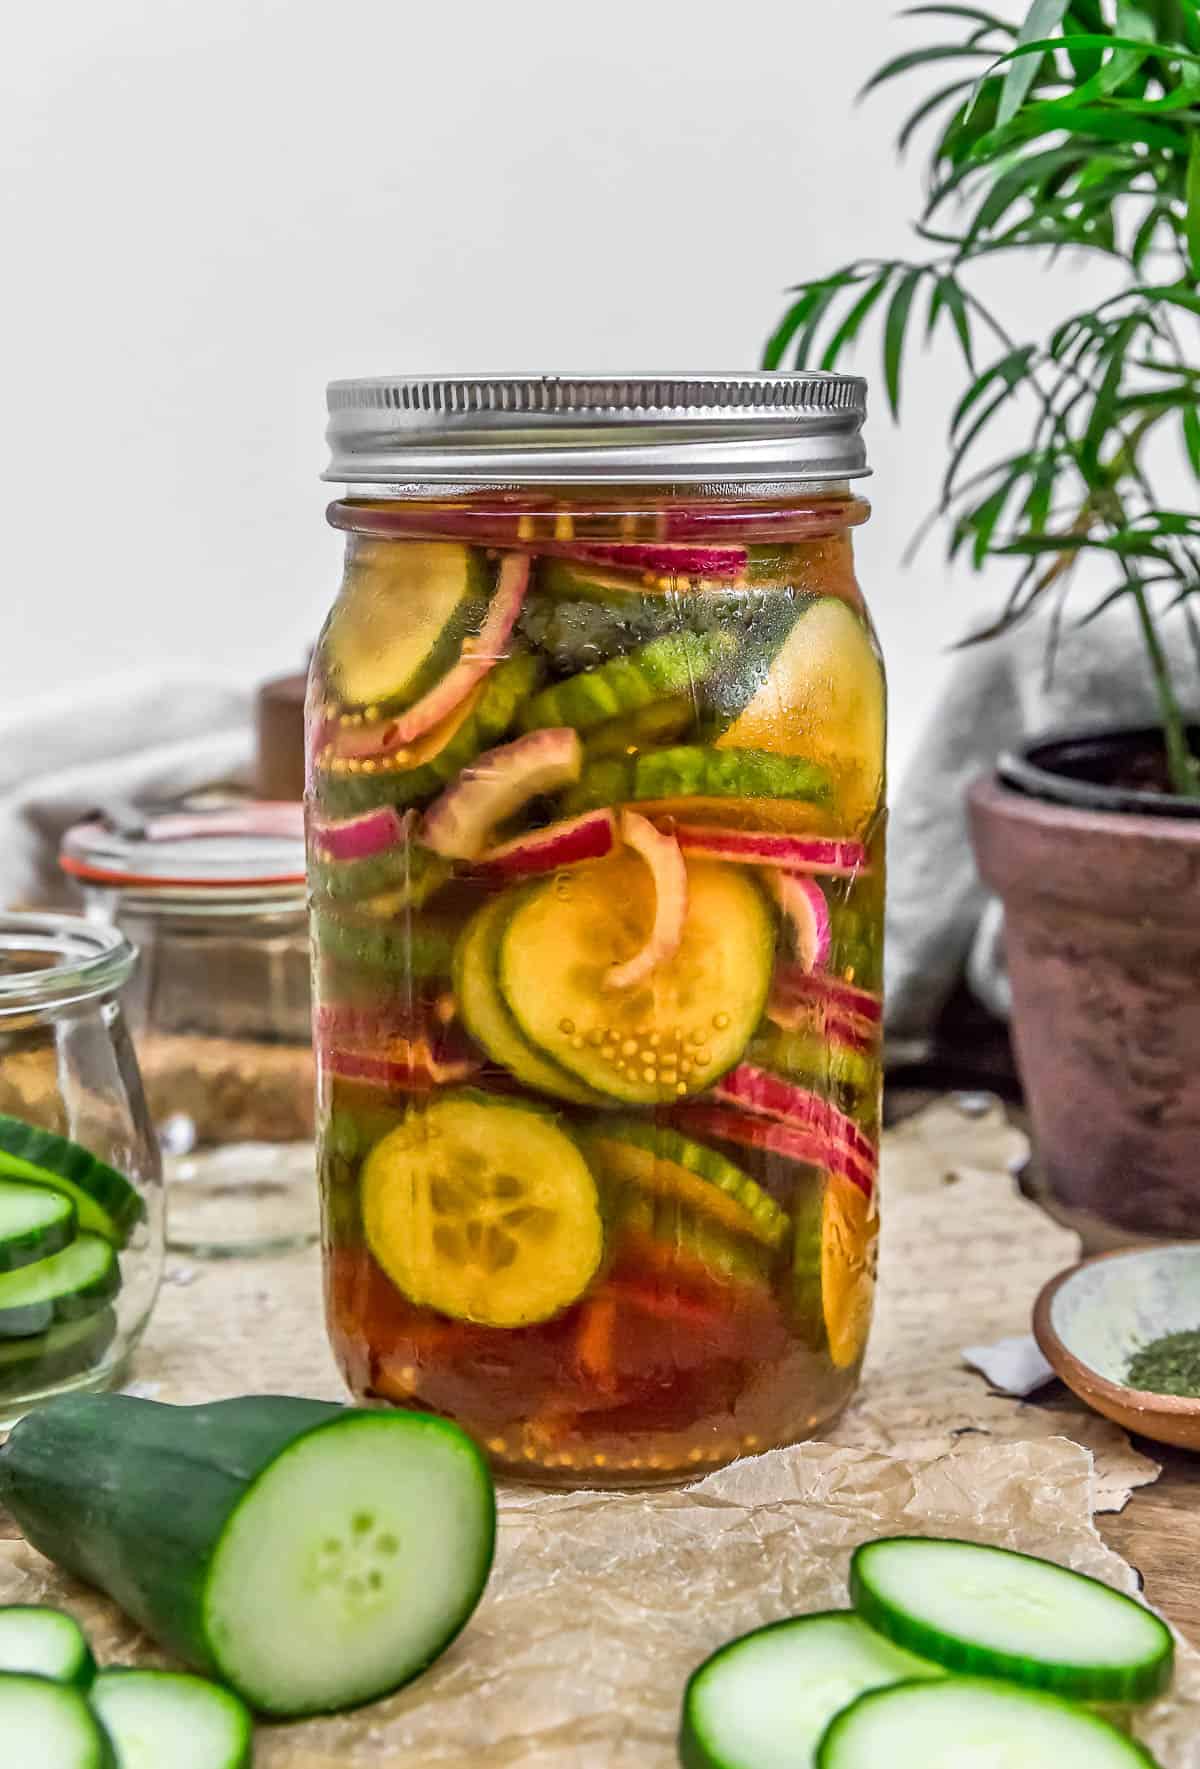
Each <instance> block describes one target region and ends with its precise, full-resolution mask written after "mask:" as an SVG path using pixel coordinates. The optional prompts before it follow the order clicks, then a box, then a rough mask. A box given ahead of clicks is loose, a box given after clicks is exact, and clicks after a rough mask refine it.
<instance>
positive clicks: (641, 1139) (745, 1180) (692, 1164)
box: [582, 1118, 789, 1247]
mask: <svg viewBox="0 0 1200 1769" xmlns="http://www.w3.org/2000/svg"><path fill="white" fill-rule="evenodd" d="M582 1141H583V1148H584V1153H585V1154H586V1155H587V1157H588V1159H589V1161H591V1162H592V1165H593V1166H594V1168H595V1170H596V1172H597V1173H599V1174H600V1175H601V1176H602V1177H606V1178H609V1179H611V1180H613V1181H616V1182H618V1183H621V1184H624V1185H628V1186H631V1187H634V1188H636V1189H640V1190H643V1191H646V1192H650V1193H653V1194H655V1195H657V1196H660V1197H667V1198H676V1199H678V1200H679V1202H680V1203H683V1204H686V1205H690V1206H691V1207H692V1208H693V1209H694V1210H696V1211H697V1212H698V1213H699V1214H700V1215H701V1216H709V1217H711V1218H712V1219H713V1220H714V1221H715V1222H720V1223H722V1224H723V1225H724V1226H725V1227H726V1228H728V1229H732V1230H733V1231H734V1233H736V1234H743V1235H749V1236H750V1237H751V1239H752V1240H755V1241H759V1242H761V1243H762V1245H763V1246H764V1247H778V1246H780V1245H781V1243H782V1241H783V1238H784V1236H785V1235H786V1234H787V1232H788V1227H789V1223H788V1217H787V1214H786V1212H785V1211H783V1210H781V1209H780V1208H779V1205H778V1204H777V1203H776V1202H775V1200H774V1199H773V1198H771V1197H769V1196H768V1195H767V1193H766V1192H764V1191H763V1190H762V1188H761V1186H758V1185H756V1184H755V1182H754V1180H752V1179H751V1178H750V1175H749V1174H748V1173H743V1172H742V1170H741V1168H740V1167H735V1166H734V1165H733V1162H732V1161H727V1160H726V1159H725V1157H724V1155H718V1154H717V1152H716V1150H715V1149H708V1148H705V1147H704V1145H703V1144H702V1143H698V1142H692V1141H691V1139H690V1138H689V1137H686V1136H682V1135H680V1133H679V1131H677V1130H672V1129H671V1128H670V1127H669V1125H666V1124H654V1123H644V1122H643V1121H642V1120H641V1119H638V1118H615V1119H612V1120H606V1121H605V1122H604V1123H602V1124H600V1125H598V1126H597V1127H596V1128H595V1129H594V1130H591V1131H587V1132H585V1133H584V1134H583V1138H582Z"/></svg>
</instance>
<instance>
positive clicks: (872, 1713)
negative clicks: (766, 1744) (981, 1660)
mask: <svg viewBox="0 0 1200 1769" xmlns="http://www.w3.org/2000/svg"><path fill="white" fill-rule="evenodd" d="M787 1760H788V1759H782V1760H780V1761H783V1762H786V1761H787ZM767 1761H770V1763H771V1769H774V1765H775V1761H776V1760H775V1759H768V1760H767ZM973 1764H979V1765H981V1766H982V1765H986V1769H1155V1764H1154V1758H1153V1757H1152V1756H1151V1755H1150V1753H1149V1752H1148V1751H1146V1750H1143V1748H1142V1746H1141V1745H1140V1744H1137V1743H1136V1742H1135V1741H1134V1740H1133V1739H1132V1738H1127V1737H1126V1736H1125V1734H1124V1733H1122V1732H1118V1731H1117V1729H1116V1727H1115V1726H1110V1725H1109V1723H1108V1721H1107V1720H1102V1719H1100V1717H1099V1716H1098V1715H1097V1714H1094V1713H1091V1712H1090V1711H1089V1710H1088V1709H1087V1708H1082V1707H1077V1706H1076V1705H1075V1703H1073V1702H1069V1701H1064V1700H1063V1699H1062V1697H1060V1696H1056V1695H1049V1694H1047V1693H1045V1692H1044V1691H1042V1690H1030V1689H1019V1688H1017V1687H1015V1686H1014V1685H1012V1684H1005V1683H996V1682H992V1681H990V1680H986V1679H984V1678H977V1677H944V1678H942V1679H941V1680H940V1681H939V1682H924V1683H898V1684H896V1685H894V1686H893V1687H892V1688H890V1689H876V1690H873V1691H871V1692H870V1693H869V1694H866V1695H862V1696H860V1697H859V1699H858V1700H857V1701H855V1702H852V1703H851V1705H850V1706H849V1707H847V1708H845V1709H843V1711H842V1712H841V1713H840V1714H839V1715H838V1716H837V1718H836V1719H834V1720H833V1721H832V1722H831V1723H830V1725H829V1728H828V1730H827V1731H826V1733H825V1736H824V1738H823V1739H822V1740H821V1743H820V1745H819V1746H818V1748H817V1755H816V1765H817V1769H969V1766H970V1765H973ZM764 1769H765V1764H764Z"/></svg>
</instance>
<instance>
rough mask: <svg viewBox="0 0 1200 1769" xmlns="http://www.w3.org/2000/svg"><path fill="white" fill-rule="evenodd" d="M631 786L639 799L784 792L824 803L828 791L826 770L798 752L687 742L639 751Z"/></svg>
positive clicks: (764, 795) (778, 795) (761, 795)
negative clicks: (701, 745)
mask: <svg viewBox="0 0 1200 1769" xmlns="http://www.w3.org/2000/svg"><path fill="white" fill-rule="evenodd" d="M634 789H635V793H636V796H637V797H638V798H639V799H668V798H688V797H692V796H699V797H701V798H788V799H803V800H805V801H806V802H808V803H811V804H824V803H825V802H826V800H828V798H829V796H830V788H829V776H828V774H827V773H826V772H825V770H824V769H823V768H821V767H819V766H817V764H816V763H814V762H811V761H806V760H804V759H802V758H801V757H799V756H784V755H775V754H774V753H773V752H772V751H771V750H768V749H754V748H749V747H747V748H744V749H730V748H722V749H704V748H702V747H700V746H699V745H688V744H685V745H682V746H680V747H679V748H677V749H659V750H654V751H652V752H651V753H650V754H648V755H641V756H638V758H637V760H636V762H635V763H634Z"/></svg>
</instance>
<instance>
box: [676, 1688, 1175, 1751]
mask: <svg viewBox="0 0 1200 1769" xmlns="http://www.w3.org/2000/svg"><path fill="white" fill-rule="evenodd" d="M942 1682H943V1683H944V1684H945V1685H947V1686H948V1687H957V1688H958V1689H962V1688H968V1689H969V1688H977V1689H979V1690H980V1691H981V1692H983V1693H985V1694H986V1693H990V1692H991V1691H992V1690H995V1689H1005V1688H1007V1687H1009V1685H1007V1684H1005V1683H1004V1682H1001V1681H999V1680H998V1679H996V1678H990V1677H963V1678H958V1677H954V1678H949V1677H947V1678H943V1679H942ZM927 1686H928V1685H927V1684H922V1682H921V1680H920V1679H918V1678H913V1679H912V1680H911V1681H909V1682H905V1683H890V1684H887V1685H885V1686H884V1687H883V1688H882V1689H868V1690H867V1691H866V1693H865V1694H863V1695H860V1696H857V1697H856V1698H855V1699H854V1700H853V1701H852V1702H848V1703H847V1704H846V1706H845V1707H844V1708H842V1709H841V1711H840V1713H837V1714H835V1715H834V1717H833V1719H832V1720H831V1721H830V1723H829V1725H828V1727H827V1728H826V1731H825V1734H824V1736H823V1737H822V1739H821V1742H820V1743H819V1744H818V1746H817V1754H816V1759H815V1762H814V1769H839V1754H840V1752H839V1747H840V1745H841V1742H842V1735H843V1733H844V1732H845V1731H846V1730H847V1729H848V1728H849V1727H851V1726H852V1725H853V1724H854V1721H855V1719H856V1718H857V1716H858V1713H859V1710H860V1709H862V1708H864V1707H867V1706H869V1705H871V1706H873V1705H874V1704H876V1703H880V1702H883V1701H886V1700H887V1699H888V1698H889V1697H893V1696H896V1695H902V1694H903V1693H904V1692H905V1691H906V1690H909V1689H914V1688H921V1687H927ZM1020 1693H1021V1694H1022V1695H1024V1696H1027V1697H1028V1698H1029V1699H1030V1700H1032V1701H1043V1702H1046V1703H1047V1704H1048V1705H1050V1706H1052V1707H1054V1708H1057V1709H1059V1710H1063V1709H1066V1710H1067V1711H1069V1712H1070V1713H1071V1714H1072V1715H1073V1716H1077V1717H1078V1719H1079V1721H1080V1725H1081V1726H1090V1727H1092V1728H1093V1729H1094V1731H1095V1734H1096V1736H1097V1737H1098V1738H1100V1737H1106V1736H1109V1735H1111V1737H1113V1738H1115V1739H1118V1740H1119V1741H1120V1743H1121V1744H1122V1745H1123V1746H1124V1749H1125V1752H1126V1753H1127V1755H1126V1761H1127V1762H1128V1763H1129V1765H1130V1769H1133V1765H1134V1764H1139V1765H1141V1769H1161V1766H1160V1764H1159V1762H1158V1759H1157V1757H1152V1756H1151V1755H1150V1752H1149V1751H1148V1750H1147V1749H1146V1748H1145V1746H1144V1745H1141V1744H1139V1743H1138V1741H1137V1740H1136V1739H1135V1738H1130V1737H1129V1736H1128V1735H1127V1734H1126V1733H1125V1731H1124V1730H1123V1729H1119V1728H1117V1727H1116V1726H1114V1725H1112V1723H1111V1722H1110V1721H1108V1720H1106V1719H1105V1718H1104V1717H1103V1716H1102V1715H1100V1714H1096V1713H1093V1712H1092V1711H1091V1710H1090V1709H1089V1708H1085V1707H1082V1706H1080V1705H1078V1704H1077V1703H1075V1702H1071V1701H1067V1700H1065V1699H1064V1698H1063V1697H1062V1696H1061V1695H1057V1694H1055V1693H1054V1692H1053V1691H1051V1690H1047V1689H1031V1688H1029V1687H1028V1686H1024V1687H1021V1689H1020ZM930 1742H931V1743H936V1742H937V1741H936V1740H931V1741H930ZM685 1769H712V1766H711V1765H708V1764H704V1763H697V1764H696V1765H695V1766H693V1765H691V1764H686V1765H685ZM718 1769H719V1766H718ZM881 1769H883V1766H882V1765H881Z"/></svg>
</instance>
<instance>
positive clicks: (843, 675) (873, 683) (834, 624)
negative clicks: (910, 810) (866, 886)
mask: <svg viewBox="0 0 1200 1769" xmlns="http://www.w3.org/2000/svg"><path fill="white" fill-rule="evenodd" d="M886 720H887V714H886V697H885V691H884V684H883V671H882V670H881V668H880V665H879V655H878V652H877V651H876V649H875V645H874V641H873V640H872V638H871V635H870V632H869V631H868V629H867V627H866V625H865V624H864V622H863V621H862V619H861V618H860V617H859V615H858V614H856V613H855V611H854V610H853V609H852V608H851V607H850V605H849V604H848V603H846V602H843V601H841V600H840V599H839V598H838V597H836V596H823V597H821V598H820V599H819V600H818V601H816V602H814V603H813V604H811V605H810V607H809V608H808V610H807V612H806V613H805V614H804V616H803V619H801V620H798V621H797V622H796V624H795V626H794V627H793V628H792V630H791V632H790V634H789V635H788V637H787V639H786V640H785V642H784V644H783V645H782V647H781V648H780V650H779V653H778V655H777V656H776V657H775V660H774V662H773V663H772V664H771V667H770V670H769V671H768V673H767V676H766V679H765V680H764V682H763V684H762V686H761V687H760V689H759V690H758V692H757V693H756V694H755V695H754V696H753V697H752V698H751V700H750V701H749V703H748V704H747V706H746V708H745V710H744V711H743V712H742V713H741V714H740V715H739V716H738V717H737V718H736V719H735V720H734V721H733V723H732V724H731V725H730V726H729V727H728V729H727V730H726V731H725V732H724V734H723V735H722V736H721V737H720V738H718V740H717V741H718V744H719V746H720V747H721V748H722V749H731V750H746V749H768V750H775V751H778V752H781V754H782V756H783V757H787V756H793V755H795V756H800V755H802V756H806V757H807V758H808V760H809V762H810V764H812V765H815V766H818V767H821V768H823V769H826V770H828V775H829V776H830V777H831V778H832V781H833V785H834V789H835V795H836V796H835V803H836V805H837V808H838V811H839V813H840V816H839V824H840V825H841V826H842V827H843V828H844V829H845V831H846V832H847V833H848V834H854V833H857V832H858V831H860V830H862V829H864V828H865V827H866V825H867V824H868V822H869V821H870V819H871V817H872V815H873V814H874V812H875V809H876V807H877V805H878V804H879V799H880V795H881V793H882V791H883V777H884V741H885V732H886Z"/></svg>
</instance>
